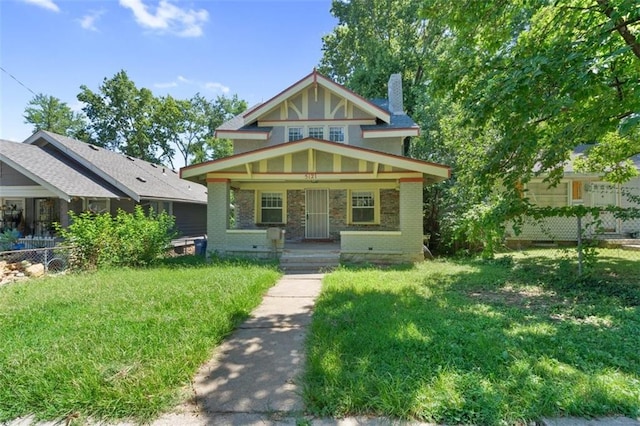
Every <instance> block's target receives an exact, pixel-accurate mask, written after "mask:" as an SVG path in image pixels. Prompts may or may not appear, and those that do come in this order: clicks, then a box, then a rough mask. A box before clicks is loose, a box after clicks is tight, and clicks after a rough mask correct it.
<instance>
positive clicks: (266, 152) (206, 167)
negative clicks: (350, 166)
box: [180, 138, 451, 182]
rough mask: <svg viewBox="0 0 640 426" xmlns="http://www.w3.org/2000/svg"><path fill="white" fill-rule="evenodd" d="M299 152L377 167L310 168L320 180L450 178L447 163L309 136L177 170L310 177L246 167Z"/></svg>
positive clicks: (196, 176) (198, 174)
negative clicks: (348, 169) (384, 169)
mask: <svg viewBox="0 0 640 426" xmlns="http://www.w3.org/2000/svg"><path fill="white" fill-rule="evenodd" d="M301 151H307V152H309V153H312V152H313V151H321V152H326V153H330V154H334V155H340V156H344V157H351V158H356V159H359V160H361V161H368V162H370V163H373V164H375V165H376V169H375V170H374V171H372V172H365V171H362V172H356V173H354V172H349V173H336V172H332V173H316V172H315V171H313V177H312V178H314V179H320V178H322V179H323V180H344V179H362V178H367V179H372V178H374V179H382V178H383V177H384V178H389V179H398V178H401V177H406V176H407V175H408V174H409V175H413V174H416V175H417V176H422V175H426V176H428V177H429V180H430V181H434V182H436V181H442V180H445V179H448V178H449V177H450V173H451V171H450V168H449V167H448V166H445V165H442V164H437V163H431V162H426V161H422V160H416V159H413V158H408V157H402V156H398V155H393V154H388V153H384V152H381V151H375V150H370V149H366V148H360V147H354V146H350V145H345V144H341V143H336V142H329V141H325V140H318V139H312V138H306V139H301V140H298V141H295V142H288V143H283V144H279V145H275V146H271V147H266V148H262V149H258V150H254V151H249V152H245V153H242V154H238V155H234V156H231V157H226V158H221V159H219V160H213V161H209V162H206V163H201V164H195V165H192V166H187V167H183V168H182V169H180V177H182V178H184V179H191V180H206V179H207V177H208V176H211V175H213V174H216V175H219V176H222V174H221V172H224V175H225V177H227V178H234V177H235V178H249V179H252V180H259V179H272V180H273V179H277V180H281V181H287V180H297V179H309V178H310V177H309V173H308V172H304V173H255V172H253V171H251V170H250V168H249V167H248V165H249V164H251V163H254V162H259V161H266V160H268V159H270V158H275V157H279V156H284V155H288V154H293V153H297V152H301ZM378 165H386V166H389V167H392V168H397V169H401V170H402V172H398V171H395V172H379V171H378V167H377V166H378ZM238 167H244V168H246V171H233V170H232V169H234V168H238Z"/></svg>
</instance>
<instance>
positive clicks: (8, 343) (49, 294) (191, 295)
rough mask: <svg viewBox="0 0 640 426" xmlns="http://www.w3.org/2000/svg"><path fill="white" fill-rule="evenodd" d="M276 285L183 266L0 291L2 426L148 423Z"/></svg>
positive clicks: (237, 271) (265, 275)
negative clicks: (63, 421)
mask: <svg viewBox="0 0 640 426" xmlns="http://www.w3.org/2000/svg"><path fill="white" fill-rule="evenodd" d="M278 276H279V273H278V272H277V271H276V270H275V269H274V268H268V267H260V266H257V265H253V266H252V265H248V264H244V265H242V264H218V265H212V266H208V265H204V264H203V263H202V261H199V260H196V258H190V259H189V258H183V259H182V260H173V261H172V262H171V264H170V265H167V266H164V267H157V268H149V269H143V270H127V269H124V270H122V269H120V270H107V271H99V272H96V273H92V274H82V275H68V276H61V277H52V278H48V279H40V280H34V281H29V282H26V283H22V284H11V285H7V286H3V287H0V422H2V421H7V420H10V419H13V418H16V417H18V416H23V415H28V414H34V415H35V416H36V418H37V419H60V418H62V417H65V416H69V415H74V416H75V415H80V416H81V417H89V416H90V417H94V418H97V419H110V420H114V419H124V418H132V419H134V420H137V421H145V420H148V419H151V418H153V417H154V416H156V415H158V414H159V413H161V412H162V411H164V410H167V409H170V408H172V407H173V406H174V404H176V403H177V402H178V400H179V398H180V397H181V396H184V395H183V394H182V393H183V391H184V390H185V385H187V384H189V381H190V379H191V378H192V377H193V375H194V373H195V372H196V370H197V368H198V366H200V365H201V364H202V363H203V362H204V361H205V360H206V359H208V357H209V356H211V353H212V351H213V349H214V347H215V346H216V345H217V344H218V343H219V342H220V341H221V339H222V338H223V337H224V336H225V335H226V334H227V333H229V332H230V331H231V330H232V329H233V327H234V325H235V324H236V323H238V322H239V321H240V320H242V319H244V318H245V317H246V316H247V315H248V314H249V312H250V311H251V310H252V308H253V307H255V306H256V305H257V304H258V303H259V302H260V300H261V296H262V294H263V293H264V291H265V290H266V289H267V288H268V287H270V286H271V285H272V284H273V283H274V282H275V281H276V279H277V278H278Z"/></svg>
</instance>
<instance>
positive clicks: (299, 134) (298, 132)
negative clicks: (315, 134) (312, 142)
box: [289, 127, 304, 142]
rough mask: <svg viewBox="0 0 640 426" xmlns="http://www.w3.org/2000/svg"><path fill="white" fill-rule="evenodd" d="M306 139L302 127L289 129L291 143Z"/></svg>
mask: <svg viewBox="0 0 640 426" xmlns="http://www.w3.org/2000/svg"><path fill="white" fill-rule="evenodd" d="M302 138H304V132H303V128H302V127H289V142H293V141H297V140H300V139H302Z"/></svg>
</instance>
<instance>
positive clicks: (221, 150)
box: [192, 95, 247, 163]
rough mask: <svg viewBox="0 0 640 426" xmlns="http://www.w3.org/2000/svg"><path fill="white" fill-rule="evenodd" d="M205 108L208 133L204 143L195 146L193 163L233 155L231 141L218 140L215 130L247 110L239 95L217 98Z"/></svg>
mask: <svg viewBox="0 0 640 426" xmlns="http://www.w3.org/2000/svg"><path fill="white" fill-rule="evenodd" d="M205 106H206V108H204V110H203V112H204V117H205V118H206V123H207V133H206V137H205V139H204V143H202V144H197V145H194V149H193V151H192V152H193V160H192V163H200V162H203V161H208V160H215V159H217V158H223V157H228V156H229V155H231V154H233V146H232V144H231V141H230V140H228V139H220V138H216V137H215V130H216V128H217V127H219V126H220V125H221V124H222V123H224V122H226V121H227V120H229V119H231V118H233V117H234V116H236V115H238V114H240V113H241V112H243V111H244V110H246V109H247V103H246V101H244V100H242V99H239V98H238V96H237V95H233V96H232V97H226V96H217V97H216V99H215V100H214V101H211V102H209V103H208V104H206V105H205Z"/></svg>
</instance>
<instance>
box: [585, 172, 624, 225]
mask: <svg viewBox="0 0 640 426" xmlns="http://www.w3.org/2000/svg"><path fill="white" fill-rule="evenodd" d="M591 202H592V204H593V207H607V206H617V205H618V186H617V185H615V184H612V183H608V182H594V183H592V184H591ZM600 220H601V221H602V229H603V231H604V232H605V233H607V234H611V233H617V232H618V229H619V227H618V220H617V219H616V218H615V217H614V216H613V213H609V212H603V213H600Z"/></svg>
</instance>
